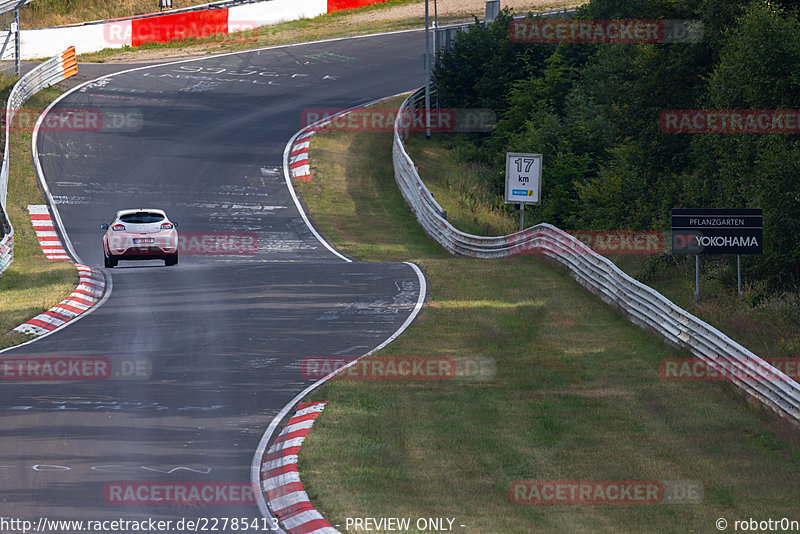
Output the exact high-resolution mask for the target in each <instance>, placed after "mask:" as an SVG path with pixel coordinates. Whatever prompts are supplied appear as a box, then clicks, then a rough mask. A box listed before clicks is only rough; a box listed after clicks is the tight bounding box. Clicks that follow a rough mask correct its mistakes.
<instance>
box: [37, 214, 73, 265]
mask: <svg viewBox="0 0 800 534" xmlns="http://www.w3.org/2000/svg"><path fill="white" fill-rule="evenodd" d="M28 214H29V215H30V218H31V224H32V225H33V229H34V231H35V232H36V239H38V240H39V246H40V247H42V252H44V255H45V256H46V257H47V259H49V260H52V261H70V257H69V256H68V255H67V251H66V250H64V247H63V246H62V245H61V241H59V239H58V234H57V233H56V231H55V228H54V227H53V220H52V219H51V218H50V212H49V211H48V210H47V206H45V205H29V206H28Z"/></svg>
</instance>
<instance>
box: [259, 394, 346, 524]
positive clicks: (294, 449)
mask: <svg viewBox="0 0 800 534" xmlns="http://www.w3.org/2000/svg"><path fill="white" fill-rule="evenodd" d="M325 404H326V401H322V402H310V403H309V402H302V403H300V404H298V406H297V411H296V412H295V414H294V415H293V416H292V417H291V418H290V419H289V421H288V422H287V423H286V426H285V427H284V428H283V430H281V432H280V434H278V437H277V438H275V442H274V443H273V444H272V446H271V447H270V448H269V451H267V454H266V455H265V456H264V459H263V460H262V462H261V487H262V489H263V490H264V492H265V493H266V496H267V503H268V504H269V507H270V509H271V510H272V513H273V514H275V517H277V518H278V519H280V521H281V522H282V523H283V525H284V527H286V530H287V531H288V532H289V533H290V534H338V531H337V530H336V529H335V528H333V527H332V526H331V525H330V524H329V523H328V522H327V521H326V520H325V518H323V517H322V515H321V514H320V513H319V512H317V510H316V509H315V508H314V505H313V504H311V500H310V499H309V498H308V494H307V493H306V492H305V490H304V489H303V484H302V482H300V473H299V472H298V470H297V454H298V453H299V452H300V445H301V444H302V443H303V440H305V438H306V436H307V435H308V433H309V431H310V430H311V426H312V425H313V424H314V421H315V420H316V418H317V417H319V415H320V414H321V413H322V410H323V409H324V408H325Z"/></svg>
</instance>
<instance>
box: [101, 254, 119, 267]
mask: <svg viewBox="0 0 800 534" xmlns="http://www.w3.org/2000/svg"><path fill="white" fill-rule="evenodd" d="M103 263H104V264H105V266H106V267H107V268H109V269H113V268H114V267H116V266H117V259H116V258H111V257H109V256H107V255H105V254H103Z"/></svg>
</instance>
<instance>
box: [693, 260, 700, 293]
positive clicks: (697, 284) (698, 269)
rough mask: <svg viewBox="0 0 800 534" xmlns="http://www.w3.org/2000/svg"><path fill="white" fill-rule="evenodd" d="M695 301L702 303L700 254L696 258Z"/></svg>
mask: <svg viewBox="0 0 800 534" xmlns="http://www.w3.org/2000/svg"><path fill="white" fill-rule="evenodd" d="M694 301H695V302H700V254H695V256H694Z"/></svg>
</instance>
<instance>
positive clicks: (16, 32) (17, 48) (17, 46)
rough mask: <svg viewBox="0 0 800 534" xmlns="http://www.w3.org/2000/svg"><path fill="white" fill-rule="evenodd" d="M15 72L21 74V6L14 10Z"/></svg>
mask: <svg viewBox="0 0 800 534" xmlns="http://www.w3.org/2000/svg"><path fill="white" fill-rule="evenodd" d="M13 26H14V74H16V75H17V76H19V74H20V72H21V70H20V64H19V55H20V54H21V53H22V52H21V46H20V42H19V7H17V8H16V9H15V10H14V24H13Z"/></svg>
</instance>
